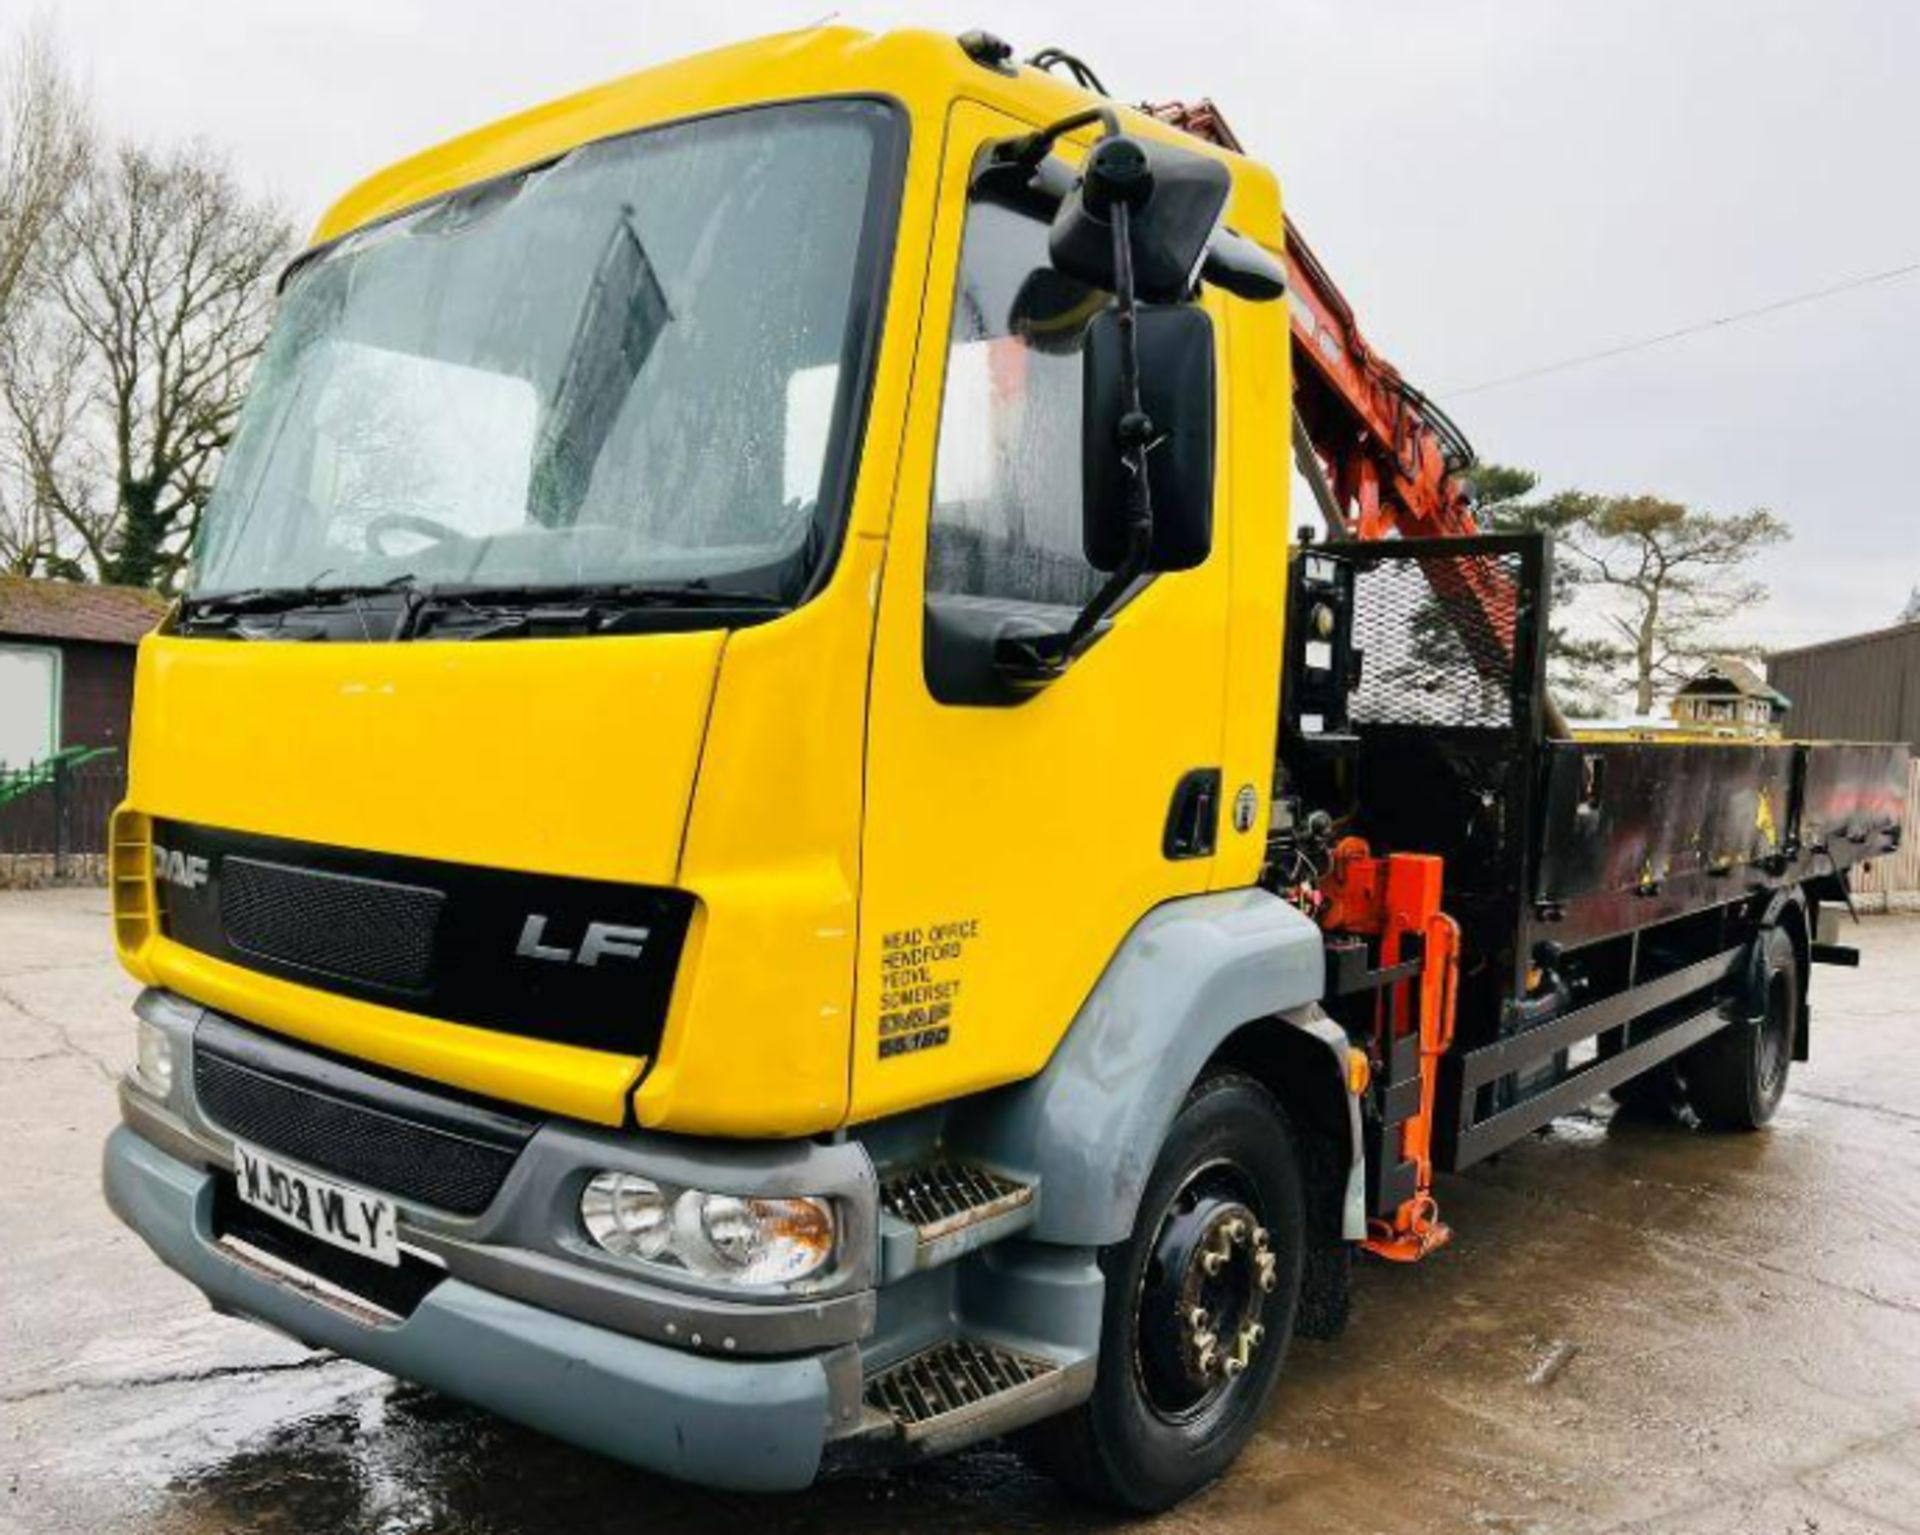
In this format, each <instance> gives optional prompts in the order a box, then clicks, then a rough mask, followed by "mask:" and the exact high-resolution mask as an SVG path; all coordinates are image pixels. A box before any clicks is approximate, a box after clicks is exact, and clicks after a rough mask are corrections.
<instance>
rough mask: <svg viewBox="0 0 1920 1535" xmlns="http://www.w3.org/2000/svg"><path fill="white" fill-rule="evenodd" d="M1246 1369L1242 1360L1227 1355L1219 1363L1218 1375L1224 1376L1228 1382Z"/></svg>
mask: <svg viewBox="0 0 1920 1535" xmlns="http://www.w3.org/2000/svg"><path fill="white" fill-rule="evenodd" d="M1246 1367H1247V1364H1246V1361H1245V1360H1244V1359H1241V1358H1240V1357H1238V1356H1237V1355H1229V1356H1228V1357H1227V1358H1226V1359H1225V1360H1223V1361H1222V1362H1221V1365H1220V1373H1221V1374H1222V1375H1224V1376H1226V1378H1227V1379H1228V1380H1232V1379H1233V1378H1234V1377H1235V1376H1237V1375H1238V1374H1240V1372H1241V1371H1243V1370H1244V1369H1246Z"/></svg>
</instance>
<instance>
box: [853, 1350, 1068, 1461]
mask: <svg viewBox="0 0 1920 1535" xmlns="http://www.w3.org/2000/svg"><path fill="white" fill-rule="evenodd" d="M1085 1365H1086V1367H1087V1368H1089V1369H1090V1368H1091V1365H1092V1361H1091V1360H1087V1361H1085ZM1083 1373H1085V1371H1084V1370H1083V1369H1081V1368H1080V1367H1077V1366H1073V1365H1062V1364H1060V1363H1059V1362H1058V1361H1056V1360H1051V1359H1042V1358H1040V1357H1039V1356H1038V1355H1036V1354H1028V1353H1023V1352H1021V1351H1019V1350H1017V1349H1012V1348H1007V1347H1004V1346H1003V1345H1000V1344H997V1343H993V1342H990V1341H988V1340H985V1339H980V1338H949V1339H947V1340H946V1341H944V1342H941V1343H936V1344H935V1345H934V1346H933V1347H932V1348H928V1349H922V1350H921V1351H920V1352H919V1353H917V1354H914V1355H912V1356H911V1357H910V1358H907V1359H903V1360H901V1361H900V1362H899V1363H898V1364H896V1365H892V1366H889V1367H888V1368H887V1369H885V1370H883V1371H881V1372H880V1373H879V1374H878V1375H876V1376H874V1377H873V1379H872V1380H870V1381H868V1382H867V1386H866V1405H867V1407H868V1408H869V1409H870V1410H871V1411H872V1412H873V1413H875V1414H878V1415H879V1416H880V1417H882V1418H884V1419H886V1420H888V1421H889V1422H890V1423H891V1424H892V1426H893V1429H894V1432H895V1433H897V1434H898V1436H899V1437H900V1439H902V1440H904V1441H905V1443H906V1445H907V1446H908V1448H910V1449H911V1450H912V1451H914V1452H915V1453H921V1454H936V1453H940V1452H942V1451H945V1450H950V1449H957V1448H959V1447H960V1446H961V1445H963V1444H971V1443H973V1442H974V1441H975V1440H978V1439H984V1438H987V1437H989V1436H991V1435H994V1434H1004V1433H1007V1432H1009V1431H1010V1430H1012V1429H1015V1428H1020V1427H1023V1426H1025V1425H1026V1424H1028V1423H1031V1422H1034V1421H1035V1420H1037V1419H1039V1418H1042V1417H1045V1416H1046V1415H1047V1414H1048V1413H1050V1412H1052V1411H1054V1410H1055V1409H1056V1407H1058V1406H1062V1405H1065V1402H1066V1398H1067V1396H1068V1394H1069V1393H1070V1392H1073V1391H1075V1389H1076V1387H1077V1386H1079V1384H1080V1382H1079V1380H1078V1377H1079V1376H1080V1375H1081V1374H1083ZM1081 1394H1084V1392H1082V1393H1081Z"/></svg>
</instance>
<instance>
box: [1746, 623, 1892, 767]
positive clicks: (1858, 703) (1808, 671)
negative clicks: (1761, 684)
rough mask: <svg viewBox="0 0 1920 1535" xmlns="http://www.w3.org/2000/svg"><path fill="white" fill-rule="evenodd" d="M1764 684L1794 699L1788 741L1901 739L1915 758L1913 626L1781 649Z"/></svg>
mask: <svg viewBox="0 0 1920 1535" xmlns="http://www.w3.org/2000/svg"><path fill="white" fill-rule="evenodd" d="M1767 680H1768V681H1769V682H1771V683H1772V684H1773V685H1774V686H1775V687H1777V688H1778V689H1780V691H1781V692H1783V693H1785V694H1786V695H1787V697H1789V698H1791V699H1792V700H1793V711H1792V713H1790V714H1789V715H1788V716H1787V718H1786V733H1787V734H1788V735H1790V736H1793V737H1796V738H1799V739H1801V740H1831V741H1905V742H1906V743H1907V744H1908V746H1909V747H1910V748H1912V750H1913V751H1914V753H1915V754H1916V756H1920V624H1901V625H1900V626H1899V627H1897V628H1893V629H1879V630H1876V631H1875V632H1873V633H1871V634H1856V635H1852V636H1850V637H1849V638H1847V639H1844V640H1829V641H1827V642H1826V643H1825V644H1824V645H1807V646H1804V647H1802V648H1801V649H1799V650H1783V651H1780V652H1778V653H1777V654H1775V655H1773V656H1771V657H1769V658H1768V660H1767Z"/></svg>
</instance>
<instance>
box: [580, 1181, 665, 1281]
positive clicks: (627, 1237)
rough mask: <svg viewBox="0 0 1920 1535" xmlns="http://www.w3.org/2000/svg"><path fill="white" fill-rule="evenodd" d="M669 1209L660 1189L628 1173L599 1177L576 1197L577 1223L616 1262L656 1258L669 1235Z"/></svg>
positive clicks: (663, 1250) (657, 1185)
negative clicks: (582, 1226)
mask: <svg viewBox="0 0 1920 1535" xmlns="http://www.w3.org/2000/svg"><path fill="white" fill-rule="evenodd" d="M672 1209H673V1207H672V1205H671V1204H670V1203H669V1202H668V1200H667V1196H666V1195H665V1194H663V1193H661V1191H660V1185H659V1184H657V1183H654V1182H652V1181H651V1180H650V1179H646V1178H640V1177H636V1176H635V1175H634V1174H632V1173H600V1174H599V1175H597V1176H596V1177H595V1178H594V1179H593V1181H592V1182H590V1183H589V1184H588V1185H587V1187H586V1191H585V1192H584V1193H582V1194H581V1196H580V1220H581V1223H582V1224H583V1225H584V1226H585V1227H586V1228H587V1235H588V1236H590V1237H592V1238H593V1240H594V1242H595V1244H596V1245H597V1246H600V1247H603V1248H605V1249H606V1250H607V1251H608V1252H610V1253H612V1254H613V1255H614V1256H615V1257H616V1258H643V1259H649V1260H650V1259H654V1258H658V1257H659V1256H660V1255H661V1254H662V1253H663V1252H665V1251H666V1250H667V1241H668V1239H669V1238H670V1237H672V1235H673V1225H672V1221H671V1220H670V1216H671V1214H672Z"/></svg>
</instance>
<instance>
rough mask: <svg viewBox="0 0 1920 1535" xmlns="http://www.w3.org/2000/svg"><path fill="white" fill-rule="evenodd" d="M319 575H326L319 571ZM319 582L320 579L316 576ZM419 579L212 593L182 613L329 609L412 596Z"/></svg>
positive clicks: (192, 599) (194, 599) (408, 576)
mask: <svg viewBox="0 0 1920 1535" xmlns="http://www.w3.org/2000/svg"><path fill="white" fill-rule="evenodd" d="M320 574H321V575H325V574H326V572H325V571H322V572H321V573H320ZM313 579H314V581H318V580H319V579H320V576H315V577H314V578H313ZM418 585H419V578H418V577H417V576H415V575H414V574H413V573H412V572H411V571H409V572H407V573H406V574H404V575H398V576H394V577H392V578H391V579H390V580H386V581H363V582H357V583H353V584H349V585H344V586H315V585H314V584H313V582H308V583H307V584H306V585H305V586H255V587H249V588H248V589H247V590H245V591H239V592H215V593H213V594H211V595H209V596H205V597H195V596H189V597H188V598H187V599H186V600H185V601H184V602H183V603H182V604H181V607H182V610H183V611H185V612H186V613H188V614H190V615H192V616H194V617H212V616H215V615H219V616H223V617H225V616H233V617H238V616H239V615H240V614H242V613H284V612H288V611H290V610H292V609H294V608H329V607H338V606H340V605H341V604H342V603H349V602H364V601H365V600H366V599H367V598H369V597H387V596H391V595H393V594H394V593H395V592H408V593H412V592H414V591H415V589H416V588H417V587H418Z"/></svg>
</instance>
